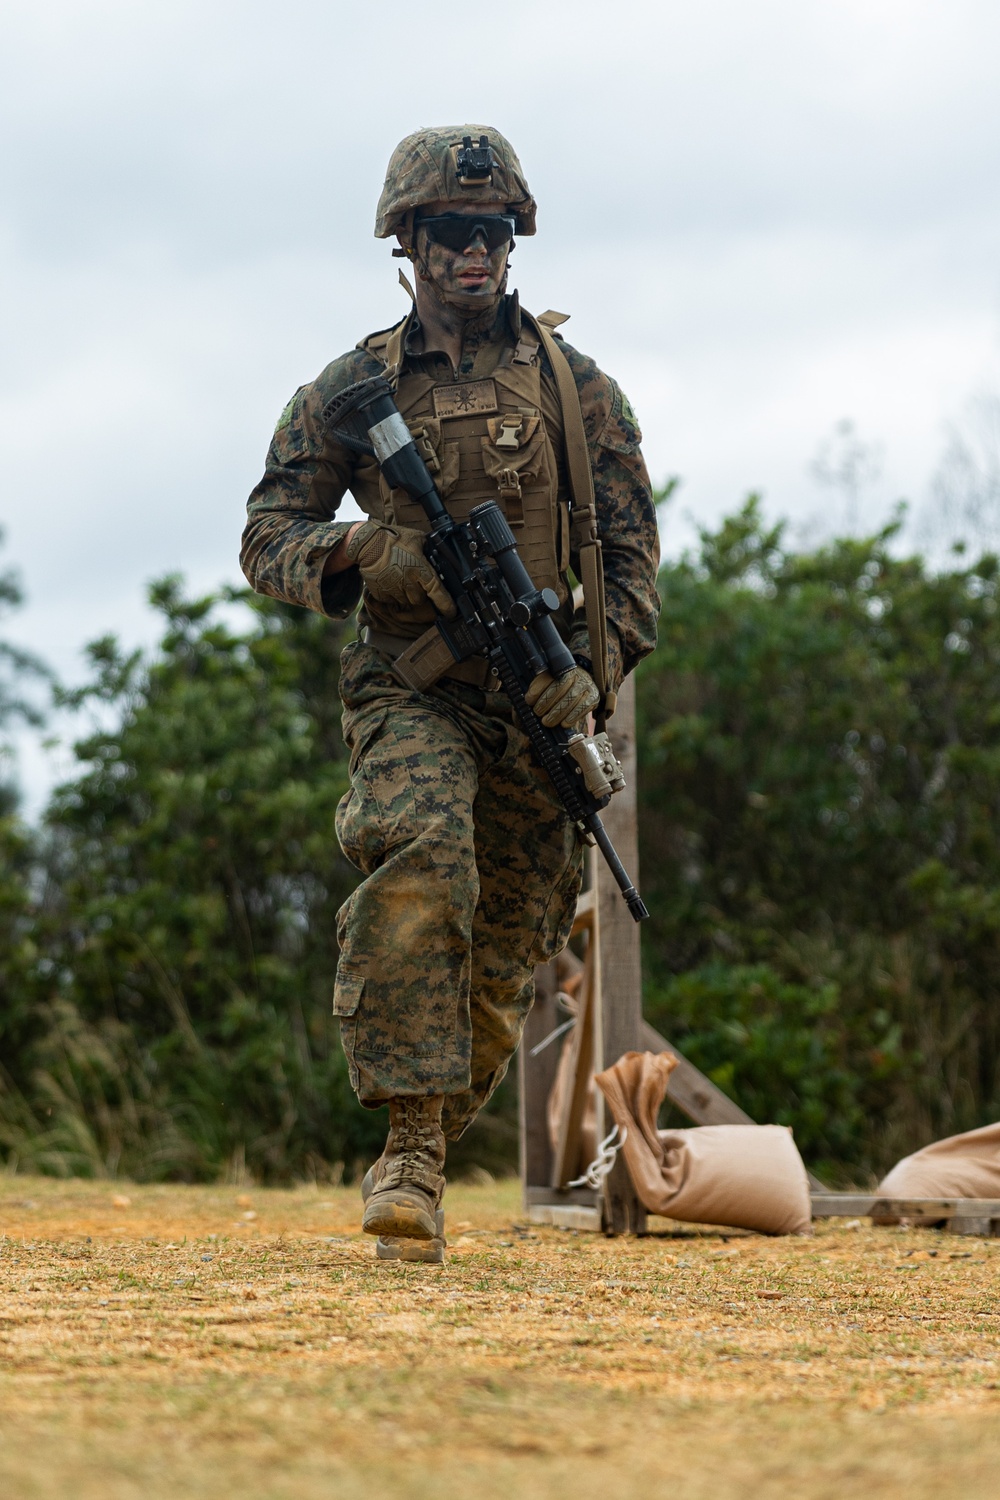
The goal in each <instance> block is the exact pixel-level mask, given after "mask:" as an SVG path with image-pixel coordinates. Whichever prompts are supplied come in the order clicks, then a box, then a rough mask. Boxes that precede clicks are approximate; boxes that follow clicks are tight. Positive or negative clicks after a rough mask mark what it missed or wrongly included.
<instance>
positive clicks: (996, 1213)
mask: <svg viewBox="0 0 1000 1500" xmlns="http://www.w3.org/2000/svg"><path fill="white" fill-rule="evenodd" d="M812 1213H813V1218H814V1219H830V1218H841V1219H864V1218H870V1219H876V1220H878V1219H931V1218H933V1219H979V1220H986V1221H991V1220H993V1219H1000V1198H880V1197H879V1195H878V1194H877V1193H813V1195H812ZM969 1232H970V1233H972V1232H974V1231H969Z"/></svg>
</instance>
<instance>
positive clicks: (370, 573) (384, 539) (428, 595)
mask: <svg viewBox="0 0 1000 1500" xmlns="http://www.w3.org/2000/svg"><path fill="white" fill-rule="evenodd" d="M345 551H346V554H347V557H348V559H349V560H350V562H352V563H354V564H356V566H357V567H358V568H359V569H360V571H361V577H362V578H363V579H364V583H365V587H366V588H367V590H368V592H369V593H370V594H371V595H372V598H374V599H378V600H379V602H380V603H381V604H398V605H400V606H401V607H403V606H405V605H420V604H423V602H424V600H425V599H429V600H430V601H431V603H432V604H433V605H434V608H435V609H436V610H437V612H438V614H441V615H445V616H447V617H448V618H451V617H452V616H453V615H454V614H455V606H454V604H453V603H452V602H451V599H450V598H449V597H448V592H447V590H446V589H445V587H444V584H443V583H442V582H441V580H440V578H438V576H437V574H436V573H435V572H434V569H433V568H432V567H431V565H430V563H429V562H428V561H427V559H426V557H425V556H424V536H423V533H422V532H420V531H414V530H413V528H412V527H410V526H386V525H384V524H383V523H382V522H381V521H366V522H365V523H364V525H363V526H359V527H358V529H357V531H356V532H355V533H354V535H353V536H352V537H351V539H350V541H349V542H348V543H347V546H346V548H345Z"/></svg>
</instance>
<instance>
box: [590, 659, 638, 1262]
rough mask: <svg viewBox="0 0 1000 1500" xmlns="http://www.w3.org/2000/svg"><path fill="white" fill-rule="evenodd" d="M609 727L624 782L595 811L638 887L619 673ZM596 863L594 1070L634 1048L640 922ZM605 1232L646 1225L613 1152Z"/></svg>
mask: <svg viewBox="0 0 1000 1500" xmlns="http://www.w3.org/2000/svg"><path fill="white" fill-rule="evenodd" d="M608 732H609V734H610V736H611V743H612V745H613V746H614V750H615V754H616V755H617V756H618V759H619V760H620V761H621V763H622V769H623V771H624V772H625V782H626V785H625V790H624V791H623V792H619V793H618V794H617V796H614V797H612V799H611V801H610V802H609V803H608V806H607V807H606V808H605V810H604V812H603V813H602V814H601V816H602V818H603V820H604V824H605V827H606V828H607V830H608V833H609V834H610V835H611V841H612V843H613V844H614V846H615V848H616V849H617V850H618V853H619V854H620V855H621V859H622V863H623V864H624V866H625V868H626V870H628V872H629V874H630V875H631V877H632V880H633V882H634V883H635V885H636V886H638V887H639V889H640V890H641V889H642V882H641V880H640V872H639V824H638V813H637V804H636V776H637V767H636V748H635V678H634V677H631V676H630V677H626V678H625V681H624V682H623V683H622V686H621V692H620V693H619V695H618V706H617V709H616V710H615V714H614V717H613V718H612V719H611V720H610V722H609V724H608ZM595 864H596V868H597V908H598V932H599V934H600V967H601V984H600V994H601V1007H600V1015H599V1017H598V1026H597V1048H596V1055H597V1064H598V1067H599V1068H601V1069H603V1068H610V1067H611V1066H612V1064H614V1063H616V1062H617V1061H618V1059H619V1058H620V1057H621V1055H622V1053H623V1052H634V1051H637V1050H638V1049H639V1048H640V1047H641V1044H642V968H641V963H640V955H639V941H640V939H639V923H638V922H635V921H633V919H632V916H631V913H630V912H629V909H628V907H627V906H626V905H625V902H624V901H623V900H622V896H621V892H620V891H619V889H618V887H617V885H616V884H615V882H614V880H613V879H612V877H611V873H610V871H609V870H608V867H607V865H606V864H605V863H604V860H603V859H597V860H596V861H595ZM604 1229H605V1232H606V1233H607V1234H626V1233H632V1234H643V1233H644V1232H645V1229H646V1210H645V1208H644V1207H643V1206H642V1204H641V1203H640V1202H639V1199H638V1198H637V1197H636V1194H635V1189H634V1188H633V1186H632V1183H631V1180H630V1178H629V1175H628V1172H627V1171H626V1170H625V1162H624V1160H623V1158H622V1157H620V1156H619V1158H618V1160H617V1162H616V1163H615V1165H614V1167H613V1168H612V1170H611V1172H610V1173H609V1174H608V1176H607V1177H606V1178H605V1184H604Z"/></svg>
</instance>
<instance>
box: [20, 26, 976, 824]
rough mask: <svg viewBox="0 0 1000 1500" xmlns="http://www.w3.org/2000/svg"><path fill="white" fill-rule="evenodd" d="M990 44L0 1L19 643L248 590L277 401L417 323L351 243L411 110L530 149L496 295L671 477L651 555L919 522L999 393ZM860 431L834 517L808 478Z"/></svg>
mask: <svg viewBox="0 0 1000 1500" xmlns="http://www.w3.org/2000/svg"><path fill="white" fill-rule="evenodd" d="M998 57H1000V7H998V6H997V5H996V3H995V0H992V3H990V0H933V3H931V0H697V3H695V0H684V3H679V0H657V3H645V0H618V3H616V4H615V5H613V6H608V5H606V4H603V3H601V4H591V3H589V0H572V3H568V0H566V3H564V0H530V3H522V0H508V3H506V4H504V5H503V6H492V7H491V6H488V5H487V6H483V5H479V6H465V7H462V6H447V7H445V6H427V5H424V6H417V5H412V4H407V5H404V4H400V3H397V0H380V3H378V4H377V5H376V4H365V5H359V4H357V3H353V0H352V3H351V4H346V3H344V0H282V3H281V4H278V3H269V4H264V3H261V0H234V3H230V0H197V3H191V0H168V3H166V0H140V3H137V0H4V4H3V6H2V8H0V186H2V190H0V278H2V281H0V284H2V293H0V329H2V342H0V472H2V475H3V498H2V507H0V512H2V522H3V525H4V528H5V531H6V545H5V547H4V551H3V553H2V554H0V562H2V561H6V562H12V563H15V564H16V565H17V566H18V568H19V569H20V572H21V575H22V578H23V582H24V585H25V588H26V591H27V595H28V605H27V607H26V608H25V609H24V610H22V611H21V612H20V613H19V614H18V615H17V616H16V617H15V618H13V619H12V620H11V621H10V622H9V623H7V624H5V626H4V627H3V631H4V632H5V633H6V635H7V636H8V637H15V638H17V639H19V640H22V641H25V642H30V643H31V644H32V645H33V646H34V647H35V648H36V649H37V650H39V651H40V652H41V653H42V654H43V655H44V656H45V657H47V658H48V659H49V660H50V661H51V662H52V663H53V664H54V665H55V666H56V668H57V669H58V670H59V671H60V672H61V673H62V674H63V675H64V677H66V678H69V679H78V678H79V676H80V674H81V671H82V661H81V656H80V648H81V646H82V644H83V643H84V642H85V641H87V640H89V639H91V638H93V637H95V636H97V635H99V634H101V633H103V632H105V631H109V630H111V631H116V632H118V633H119V634H120V635H121V636H122V637H123V639H124V640H125V641H126V642H128V643H130V644H131V643H135V642H138V641H144V640H149V639H150V638H151V635H152V633H153V632H154V631H155V628H156V622H155V620H154V619H153V618H152V616H151V615H150V614H149V611H148V610H147V609H146V606H145V603H144V593H145V586H146V583H147V581H148V580H149V579H150V578H152V577H154V576H157V575H158V574H161V573H163V572H166V571H173V570H180V571H182V572H183V573H185V574H186V575H187V577H188V579H189V581H190V584H191V587H192V588H194V589H208V588H210V587H212V586H214V585H216V584H217V583H219V582H221V581H224V580H228V581H236V580H237V579H238V578H239V573H238V567H237V562H236V556H237V550H238V545H239V535H240V531H241V527H242V520H243V506H244V502H245V498H246V495H247V492H248V491H249V490H250V488H251V487H252V486H253V484H254V483H255V482H256V479H257V478H258V476H259V473H260V470H261V467H262V462H263V457H264V453H265V450H266V447H267V441H268V437H269V434H270V431H271V428H272V426H273V424H274V421H275V419H276V417H277V415H278V413H279V412H280V410H281V408H282V407H283V405H284V404H285V402H286V400H287V399H288V397H289V396H290V394H291V393H292V391H294V390H295V388H296V387H297V386H298V385H300V384H302V383H303V382H304V381H306V380H309V379H311V378H312V377H313V376H314V375H315V374H316V373H317V372H318V371H319V370H320V369H321V368H322V366H323V365H324V364H326V363H327V361H328V360H329V359H331V358H332V357H334V356H335V355H337V354H339V353H341V352H342V351H343V350H344V349H346V348H349V347H351V346H352V345H353V344H354V343H356V342H357V340H358V339H359V338H361V337H362V336H363V335H364V334H366V333H368V332H370V331H371V330H373V329H376V328H381V327H385V326H386V325H387V324H389V323H391V322H393V321H394V320H395V319H396V318H398V317H399V316H401V315H402V313H403V312H404V311H405V305H406V304H405V299H404V295H403V293H402V292H401V291H400V289H399V288H398V286H397V285H396V272H397V267H398V262H396V261H393V260H392V259H391V258H390V254H389V248H388V246H387V245H386V244H385V243H383V242H380V241H376V240H375V239H374V238H373V237H372V224H373V218H374V209H375V203H376V200H377V197H378V193H379V189H380V187H381V183H382V178H383V175H384V172H385V165H386V162H387V160H388V157H389V154H390V152H391V150H392V148H393V146H394V145H395V144H396V142H397V140H399V138H400V137H401V136H403V135H404V134H406V133H407V132H409V131H410V130H412V129H414V128H415V127H416V126H418V125H420V124H428V123H430V124H438V123H453V122H456V121H462V120H466V119H474V120H483V121H485V122H487V123H490V124H494V125H496V126H497V127H498V128H499V129H501V130H503V131H504V132H505V133H506V134H507V135H508V136H509V137H510V139H511V140H512V142H513V143H514V145H515V148H516V149H517V151H518V152H519V154H520V156H521V160H522V162H523V164H524V167H525V170H526V173H527V175H528V179H529V182H530V184H531V187H532V189H533V191H534V193H535V195H536V197H537V199H538V202H539V216H538V223H539V233H538V236H537V237H536V238H535V239H533V240H529V239H526V240H522V241H520V242H519V244H518V248H517V251H516V254H515V258H514V263H513V269H514V275H513V281H514V283H515V284H516V285H517V286H518V287H519V288H520V291H521V295H522V299H523V301H524V302H525V304H526V305H527V306H528V307H529V308H531V309H533V310H535V311H539V312H541V311H544V310H545V309H546V308H548V307H554V308H557V309H560V310H562V311H564V312H568V313H570V314H572V321H571V323H570V324H569V325H568V326H567V328H566V330H565V332H566V334H567V336H568V337H569V338H570V339H571V341H572V342H574V343H576V344H577V345H578V346H579V347H580V348H582V349H585V350H586V351H587V352H588V353H590V354H592V355H594V356H595V357H596V358H597V360H598V361H599V362H600V363H601V365H602V366H603V367H604V368H605V369H607V370H608V371H609V372H610V373H611V374H612V375H614V376H615V377H616V378H617V379H618V380H619V382H620V383H621V384H622V386H623V387H624V388H625V390H626V391H627V393H628V395H629V396H630V398H631V400H632V404H633V406H634V407H635V409H636V411H637V413H638V416H639V419H640V422H641V424H642V427H643V430H644V434H645V450H646V454H647V458H648V461H649V466H650V470H651V472H652V475H653V477H654V480H656V481H657V482H661V481H662V480H663V479H665V478H666V477H667V476H668V475H671V474H679V475H680V476H681V477H682V479H683V486H682V489H681V492H680V496H679V499H678V501H677V505H676V511H677V514H676V517H675V519H674V520H673V521H672V523H670V525H669V527H668V532H669V534H668V535H667V536H666V537H665V541H666V542H667V544H668V545H670V546H674V547H676V546H679V545H680V544H681V542H682V539H683V538H686V537H688V538H689V537H690V535H691V531H690V522H688V521H685V519H684V516H685V515H687V516H690V517H694V518H696V519H697V520H698V521H701V522H711V521H713V520H715V519H717V518H718V517H719V516H721V515H722V514H724V513H725V512H726V511H727V510H728V509H731V508H732V507H734V506H735V505H736V504H737V503H738V502H739V501H740V499H741V497H742V496H743V495H744V494H745V493H746V491H747V490H749V489H751V488H755V489H760V490H763V492H764V494H765V496H766V502H767V506H768V510H769V512H770V513H771V514H773V515H778V514H782V515H787V516H789V517H791V518H792V519H793V521H794V522H795V525H796V534H797V535H798V536H801V537H808V536H809V535H810V532H811V533H812V534H816V535H818V534H820V533H821V532H823V533H828V532H829V530H830V528H831V526H836V525H839V524H843V523H844V522H846V521H848V520H851V519H853V520H855V521H857V522H859V523H864V524H867V523H869V522H870V523H872V524H877V523H878V522H879V521H880V520H882V519H883V518H884V517H885V516H887V515H888V513H889V511H890V509H891V506H892V503H893V501H894V500H895V499H896V498H898V497H900V496H906V497H908V498H909V499H910V500H911V502H912V503H913V506H914V508H915V509H916V510H918V511H919V510H920V509H921V507H925V506H926V504H927V500H928V495H929V486H930V481H931V478H932V475H933V473H934V470H935V467H936V465H937V464H938V463H939V461H940V456H941V454H942V451H943V449H944V447H945V441H946V426H947V423H948V422H949V421H955V420H957V419H959V418H960V417H961V413H962V411H963V408H964V406H965V404H966V402H967V401H968V399H969V397H970V395H972V394H973V393H975V392H976V391H977V390H981V389H984V388H993V389H996V388H998V387H1000V378H998V375H997V351H998V329H1000V317H998V313H1000V296H998V294H1000V270H998V264H1000V262H998V250H1000V195H998V191H997V188H998V182H1000V171H998V167H1000V161H998V157H1000V103H998V97H1000V95H998V89H997V81H996V80H997V59H998ZM843 419H850V420H852V421H853V422H854V423H855V424H856V430H857V433H858V434H859V436H860V438H861V439H862V440H864V441H865V442H868V443H871V444H872V445H881V452H882V462H881V475H880V477H879V478H878V479H876V480H874V481H873V482H872V483H871V484H869V485H868V486H867V487H866V488H865V490H864V492H863V493H862V495H861V497H860V502H859V505H858V507H856V510H855V512H854V514H853V516H852V515H851V514H849V511H850V507H849V504H848V502H847V499H846V498H845V497H844V496H841V495H840V494H838V493H837V492H836V490H833V489H829V488H826V489H824V488H823V487H822V486H821V485H820V484H819V483H818V482H817V481H816V479H815V478H814V477H813V476H812V475H811V473H810V463H811V461H812V460H813V459H814V458H815V456H816V454H817V451H818V449H819V448H820V445H821V444H822V443H823V442H824V440H825V439H827V438H828V437H829V436H830V434H831V433H832V432H833V430H834V427H835V424H837V423H838V422H840V421H842V420H843ZM25 772H26V779H27V781H28V783H29V790H33V794H34V795H35V796H37V795H38V788H40V787H41V786H42V785H43V784H44V783H45V781H46V779H47V777H48V776H49V775H50V774H51V770H50V769H47V768H46V766H45V765H43V763H42V761H41V759H40V758H39V754H38V753H37V752H34V751H27V752H26V765H25Z"/></svg>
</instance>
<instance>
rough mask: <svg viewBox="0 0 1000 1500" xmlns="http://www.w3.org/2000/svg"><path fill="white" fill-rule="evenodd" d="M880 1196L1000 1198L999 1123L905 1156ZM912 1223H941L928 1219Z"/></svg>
mask: <svg viewBox="0 0 1000 1500" xmlns="http://www.w3.org/2000/svg"><path fill="white" fill-rule="evenodd" d="M878 1193H879V1195H880V1196H882V1197H885V1198H1000V1123H998V1124H996V1125H984V1126H982V1128H981V1129H979V1130H967V1131H966V1132H965V1134H964V1135H949V1136H947V1137H946V1138H945V1139H944V1140H943V1141H934V1142H933V1143H932V1144H931V1145H930V1146H923V1147H921V1149H920V1150H919V1151H914V1152H913V1154H912V1155H911V1156H904V1157H903V1159H902V1161H898V1162H897V1163H896V1165H895V1166H894V1167H893V1169H892V1171H891V1172H889V1173H888V1174H887V1175H886V1176H885V1177H883V1178H882V1181H881V1182H880V1183H879V1185H878ZM881 1217H882V1216H880V1218H881ZM883 1222H892V1221H890V1220H885V1219H883ZM910 1222H911V1223H914V1224H935V1223H938V1222H939V1220H938V1219H935V1218H933V1217H929V1216H925V1217H922V1218H919V1219H915V1218H912V1217H911V1219H910Z"/></svg>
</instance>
